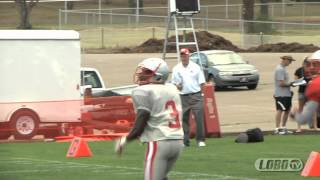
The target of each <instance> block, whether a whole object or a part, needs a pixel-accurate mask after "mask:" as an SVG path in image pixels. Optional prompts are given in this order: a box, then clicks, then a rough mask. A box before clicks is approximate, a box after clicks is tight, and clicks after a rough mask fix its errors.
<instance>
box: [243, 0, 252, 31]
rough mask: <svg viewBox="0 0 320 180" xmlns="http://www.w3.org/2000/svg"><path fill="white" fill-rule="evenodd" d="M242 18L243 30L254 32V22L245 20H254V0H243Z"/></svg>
mask: <svg viewBox="0 0 320 180" xmlns="http://www.w3.org/2000/svg"><path fill="white" fill-rule="evenodd" d="M242 18H243V20H245V22H244V24H243V25H244V32H245V33H253V32H254V23H253V22H246V21H252V20H254V0H243V6H242Z"/></svg>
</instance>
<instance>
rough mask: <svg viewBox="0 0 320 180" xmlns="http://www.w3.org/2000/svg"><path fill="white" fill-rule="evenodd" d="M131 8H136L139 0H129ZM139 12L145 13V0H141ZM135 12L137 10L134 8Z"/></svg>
mask: <svg viewBox="0 0 320 180" xmlns="http://www.w3.org/2000/svg"><path fill="white" fill-rule="evenodd" d="M128 3H129V8H136V7H137V0H128ZM139 8H141V9H139V13H143V9H142V8H143V0H139ZM132 12H133V13H135V12H136V10H132Z"/></svg>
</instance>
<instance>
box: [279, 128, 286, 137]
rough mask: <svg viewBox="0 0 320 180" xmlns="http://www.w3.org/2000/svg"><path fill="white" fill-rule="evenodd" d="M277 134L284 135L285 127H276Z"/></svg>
mask: <svg viewBox="0 0 320 180" xmlns="http://www.w3.org/2000/svg"><path fill="white" fill-rule="evenodd" d="M277 134H279V135H285V134H287V131H286V130H285V129H283V128H278V133H277Z"/></svg>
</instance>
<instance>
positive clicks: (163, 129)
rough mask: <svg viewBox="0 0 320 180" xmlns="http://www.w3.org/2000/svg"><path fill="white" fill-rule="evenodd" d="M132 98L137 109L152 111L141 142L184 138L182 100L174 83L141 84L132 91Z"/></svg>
mask: <svg viewBox="0 0 320 180" xmlns="http://www.w3.org/2000/svg"><path fill="white" fill-rule="evenodd" d="M132 99H133V104H134V107H135V110H136V111H137V110H138V109H144V110H147V111H149V112H150V119H149V120H148V121H147V125H146V127H145V128H144V131H143V133H142V135H141V136H140V141H141V142H150V141H158V140H165V139H183V130H182V107H181V100H180V96H179V92H178V90H177V88H176V87H175V86H174V85H173V84H165V85H163V84H148V85H143V86H139V87H137V88H135V89H134V90H133V91H132Z"/></svg>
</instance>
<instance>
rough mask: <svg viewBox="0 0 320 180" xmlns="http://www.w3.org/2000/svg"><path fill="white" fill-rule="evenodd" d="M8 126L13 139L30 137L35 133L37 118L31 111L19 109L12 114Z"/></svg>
mask: <svg viewBox="0 0 320 180" xmlns="http://www.w3.org/2000/svg"><path fill="white" fill-rule="evenodd" d="M10 127H11V129H12V130H13V135H14V137H15V139H31V138H32V137H33V136H34V135H36V134H37V130H38V128H39V119H38V117H37V115H35V113H33V112H32V111H29V110H21V111H18V112H16V113H15V114H14V115H13V117H12V119H11V121H10Z"/></svg>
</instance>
